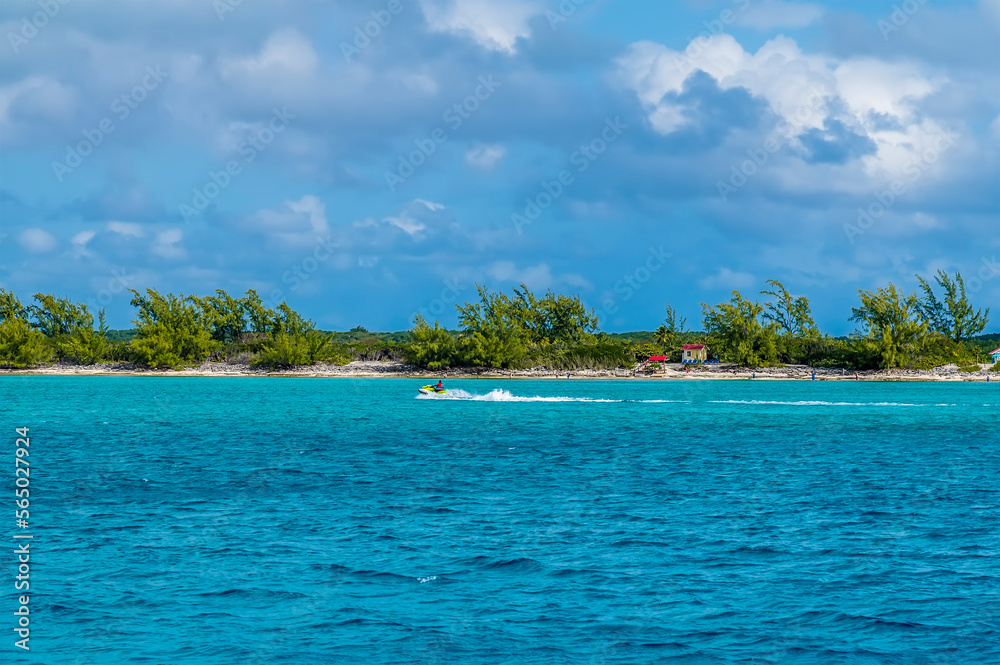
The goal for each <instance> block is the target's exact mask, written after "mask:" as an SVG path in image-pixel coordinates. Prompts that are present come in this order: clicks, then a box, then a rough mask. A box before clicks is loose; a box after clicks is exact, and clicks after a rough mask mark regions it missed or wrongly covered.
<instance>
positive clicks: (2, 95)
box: [0, 76, 77, 145]
mask: <svg viewBox="0 0 1000 665" xmlns="http://www.w3.org/2000/svg"><path fill="white" fill-rule="evenodd" d="M76 101H77V95H76V94H75V92H74V90H73V89H72V88H70V87H68V86H64V85H63V84H62V83H60V82H58V81H56V80H53V79H51V78H47V77H44V76H29V77H27V78H25V79H23V80H21V81H18V82H17V83H12V84H10V85H6V86H3V87H0V140H2V141H3V142H4V143H6V144H8V145H10V144H13V143H15V142H17V140H18V139H19V138H23V137H20V136H19V134H20V132H19V131H18V129H19V123H17V122H15V121H14V119H13V118H11V112H10V111H11V107H13V106H16V108H17V110H18V115H20V116H21V117H31V118H32V119H34V120H37V119H40V118H43V119H46V120H48V121H50V122H51V121H63V120H67V119H69V118H71V117H72V114H73V112H74V110H75V108H76Z"/></svg>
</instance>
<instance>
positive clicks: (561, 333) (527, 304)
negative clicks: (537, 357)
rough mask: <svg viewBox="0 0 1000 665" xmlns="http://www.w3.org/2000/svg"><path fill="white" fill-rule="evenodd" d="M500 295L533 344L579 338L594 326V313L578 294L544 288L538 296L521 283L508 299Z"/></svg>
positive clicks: (592, 330) (570, 340) (566, 341)
mask: <svg viewBox="0 0 1000 665" xmlns="http://www.w3.org/2000/svg"><path fill="white" fill-rule="evenodd" d="M477 288H478V285H477ZM480 297H482V293H480ZM499 297H500V298H501V299H502V300H503V301H504V302H505V303H506V304H507V306H508V307H509V314H510V316H511V317H512V318H513V319H514V320H515V321H516V323H517V324H518V327H519V328H521V329H522V330H523V331H524V333H525V336H526V338H527V339H528V340H529V341H530V342H533V343H535V344H548V343H562V344H570V343H574V342H579V341H580V340H581V339H585V338H586V337H587V336H588V335H592V334H593V333H594V331H596V330H597V316H596V315H595V314H594V312H593V310H590V311H588V310H587V308H586V306H584V304H583V303H582V302H580V298H579V297H577V296H573V297H570V296H566V295H562V294H555V293H553V292H552V291H547V292H546V293H545V296H544V297H542V298H541V299H539V298H536V297H535V294H533V293H532V292H531V290H530V289H528V287H527V286H526V285H525V284H524V283H522V284H521V285H520V286H519V287H515V288H514V297H513V298H510V299H507V297H506V296H503V295H502V294H501V295H500V296H499Z"/></svg>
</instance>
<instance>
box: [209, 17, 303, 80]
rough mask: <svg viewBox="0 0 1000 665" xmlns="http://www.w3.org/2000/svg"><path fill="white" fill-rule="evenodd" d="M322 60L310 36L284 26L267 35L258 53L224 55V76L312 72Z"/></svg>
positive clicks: (220, 64) (222, 71) (222, 66)
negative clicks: (241, 55) (307, 37)
mask: <svg viewBox="0 0 1000 665" xmlns="http://www.w3.org/2000/svg"><path fill="white" fill-rule="evenodd" d="M318 62H319V58H318V57H317V56H316V52H315V51H314V50H313V47H312V45H311V44H310V43H309V40H308V39H306V38H305V37H304V36H303V35H302V34H301V33H299V32H298V31H297V30H295V29H294V28H283V29H281V30H278V31H277V32H275V33H273V34H272V35H271V36H270V37H269V38H268V39H267V41H266V42H265V43H264V45H263V46H262V47H261V49H260V52H259V53H258V54H257V55H254V56H249V57H242V58H240V57H227V58H223V59H222V60H221V61H220V63H219V68H220V70H221V73H222V75H223V76H224V77H227V76H233V75H245V76H283V75H285V76H287V75H289V74H304V73H309V72H312V71H313V70H314V69H315V68H316V65H317V63H318Z"/></svg>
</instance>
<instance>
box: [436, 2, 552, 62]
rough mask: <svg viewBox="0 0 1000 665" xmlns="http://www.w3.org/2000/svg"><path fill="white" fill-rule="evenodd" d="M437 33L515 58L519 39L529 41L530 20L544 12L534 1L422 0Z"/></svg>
mask: <svg viewBox="0 0 1000 665" xmlns="http://www.w3.org/2000/svg"><path fill="white" fill-rule="evenodd" d="M420 4H421V7H422V8H423V10H424V17H425V18H426V19H427V24H428V25H429V26H430V28H431V30H433V31H434V32H449V33H453V34H465V35H468V36H470V37H472V39H473V40H475V42H476V43H477V44H479V45H480V46H482V47H483V48H487V49H490V50H492V51H500V52H501V53H508V54H512V53H514V52H515V50H516V48H515V44H516V43H517V40H518V39H519V38H525V37H528V36H529V35H530V34H531V28H530V27H529V26H528V19H530V18H531V17H532V16H536V15H539V14H541V13H542V12H543V11H544V8H543V7H541V6H540V5H539V3H537V2H534V1H532V0H506V1H505V2H503V3H500V2H496V1H495V0H421V3H420Z"/></svg>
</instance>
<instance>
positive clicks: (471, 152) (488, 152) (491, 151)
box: [465, 145, 507, 171]
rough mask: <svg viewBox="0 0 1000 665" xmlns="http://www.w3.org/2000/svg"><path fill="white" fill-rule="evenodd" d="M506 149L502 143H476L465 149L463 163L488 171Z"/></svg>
mask: <svg viewBox="0 0 1000 665" xmlns="http://www.w3.org/2000/svg"><path fill="white" fill-rule="evenodd" d="M506 154H507V149H506V148H504V147H503V146H502V145H476V146H473V147H471V148H469V149H468V150H466V151H465V163H466V164H468V165H469V166H474V167H476V168H477V169H483V170H484V171H488V170H489V169H491V168H493V167H494V166H496V164H497V162H499V161H500V160H501V159H503V158H504V156H505V155H506Z"/></svg>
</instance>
